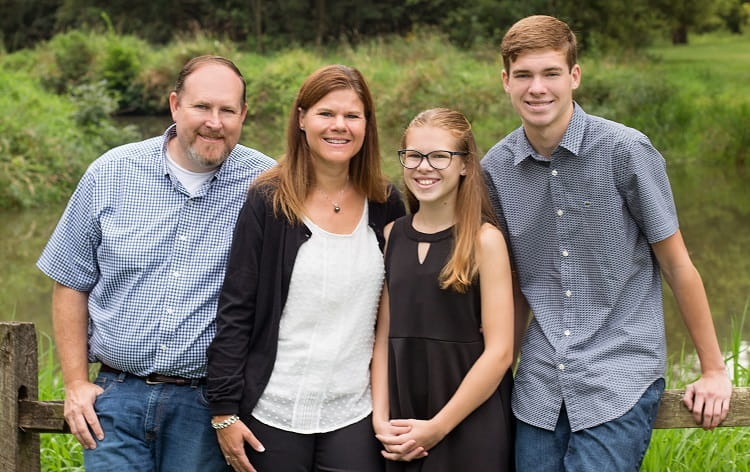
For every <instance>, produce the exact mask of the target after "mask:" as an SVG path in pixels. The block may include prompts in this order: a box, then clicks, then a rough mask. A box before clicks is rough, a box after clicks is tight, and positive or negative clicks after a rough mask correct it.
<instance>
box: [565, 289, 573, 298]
mask: <svg viewBox="0 0 750 472" xmlns="http://www.w3.org/2000/svg"><path fill="white" fill-rule="evenodd" d="M571 295H573V292H571V291H570V290H566V291H565V296H566V297H568V298H570V297H571Z"/></svg>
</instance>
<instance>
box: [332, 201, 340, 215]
mask: <svg viewBox="0 0 750 472" xmlns="http://www.w3.org/2000/svg"><path fill="white" fill-rule="evenodd" d="M333 211H334V212H335V213H338V212H340V211H341V207H340V206H338V205H336V204H335V203H334V204H333Z"/></svg>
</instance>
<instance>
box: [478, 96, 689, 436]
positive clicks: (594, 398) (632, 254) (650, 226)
mask: <svg viewBox="0 0 750 472" xmlns="http://www.w3.org/2000/svg"><path fill="white" fill-rule="evenodd" d="M482 165H483V166H484V168H485V170H486V171H487V172H488V173H489V175H490V181H491V184H492V185H491V187H494V188H491V189H490V191H491V193H492V194H493V195H492V197H493V204H494V206H495V210H496V211H497V213H498V216H499V217H500V221H501V224H502V225H503V226H504V227H505V228H504V229H505V230H506V234H507V235H508V242H509V247H510V251H511V252H512V257H513V263H514V265H515V268H516V271H517V273H518V277H519V284H520V287H521V290H522V291H523V293H524V295H525V296H526V299H527V300H528V302H529V305H530V307H531V309H532V311H533V313H534V317H533V319H532V321H531V324H530V326H529V327H528V330H527V332H526V334H525V336H524V339H523V342H522V345H521V357H520V364H519V367H518V371H517V375H516V379H515V384H514V385H515V386H514V392H513V400H512V404H513V411H514V413H515V414H516V416H517V417H518V418H519V419H520V420H521V421H524V422H526V423H528V424H531V425H534V426H537V427H540V428H544V429H548V430H553V429H554V428H555V425H556V422H557V418H558V416H559V412H560V408H561V404H562V403H563V402H564V403H565V407H566V410H567V413H568V416H569V419H570V425H571V428H572V429H573V431H578V430H581V429H585V428H589V427H593V426H596V425H598V424H601V423H604V422H606V421H609V420H612V419H615V418H617V417H619V416H621V415H622V414H624V413H625V412H627V411H628V410H629V409H630V408H631V407H633V406H634V405H635V403H636V402H637V401H638V399H639V398H640V396H641V395H642V394H643V392H644V391H645V390H646V388H648V386H649V385H650V384H651V383H652V382H654V381H655V380H656V379H658V378H659V377H661V376H662V375H663V372H664V365H665V358H666V353H665V337H664V321H663V313H662V302H661V300H662V294H661V278H660V272H659V267H658V264H657V261H656V259H655V257H654V254H653V252H652V251H651V247H650V244H652V243H656V242H658V241H661V240H663V239H665V238H667V237H669V236H671V235H672V234H674V233H675V231H677V227H678V224H677V216H676V212H675V207H674V202H673V199H672V193H671V190H670V187H669V182H668V180H667V175H666V169H665V162H664V159H663V158H662V156H661V155H660V154H659V152H658V151H656V149H654V147H653V146H652V145H651V143H650V141H649V140H648V138H647V137H646V136H644V135H643V134H642V133H640V132H638V131H636V130H634V129H632V128H627V127H625V126H623V125H621V124H619V123H614V122H611V121H608V120H605V119H602V118H598V117H595V116H591V115H587V114H586V113H585V112H584V111H583V110H582V109H581V108H580V107H579V106H578V105H576V106H575V111H574V114H573V117H572V120H571V122H570V124H569V125H568V129H567V131H566V132H565V135H564V136H563V139H562V141H561V142H560V145H559V146H558V147H557V149H556V150H555V151H554V152H553V153H552V156H551V159H549V160H546V159H544V158H542V157H541V156H539V155H538V154H537V153H536V152H535V151H534V150H533V148H532V146H531V144H530V143H529V141H528V140H527V138H526V135H525V133H524V130H523V127H520V128H518V129H517V130H515V131H514V132H512V133H511V134H510V135H508V136H507V137H506V138H505V139H503V140H502V141H500V142H499V143H498V144H496V145H495V146H494V147H493V148H492V149H490V151H489V152H488V153H487V155H486V156H485V158H484V159H483V160H482Z"/></svg>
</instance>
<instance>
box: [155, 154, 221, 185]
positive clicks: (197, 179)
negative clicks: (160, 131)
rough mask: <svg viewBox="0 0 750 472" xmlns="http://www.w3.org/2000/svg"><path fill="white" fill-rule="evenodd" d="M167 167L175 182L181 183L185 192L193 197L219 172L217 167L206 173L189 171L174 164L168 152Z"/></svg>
mask: <svg viewBox="0 0 750 472" xmlns="http://www.w3.org/2000/svg"><path fill="white" fill-rule="evenodd" d="M167 167H169V170H170V171H172V174H174V176H175V177H177V180H179V181H180V182H181V183H182V186H183V187H185V190H187V191H188V193H189V194H190V195H195V192H196V191H198V189H199V188H201V185H203V184H204V183H206V182H207V181H208V180H210V179H211V177H213V176H214V174H216V172H218V170H219V168H218V167H217V168H215V169H211V170H209V171H208V172H192V171H189V170H187V169H185V168H184V167H182V166H180V165H179V164H178V163H176V162H175V161H174V159H172V156H171V155H169V152H167Z"/></svg>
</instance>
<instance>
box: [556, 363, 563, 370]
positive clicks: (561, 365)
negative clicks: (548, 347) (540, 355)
mask: <svg viewBox="0 0 750 472" xmlns="http://www.w3.org/2000/svg"><path fill="white" fill-rule="evenodd" d="M557 368H558V369H560V370H565V364H557Z"/></svg>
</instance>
